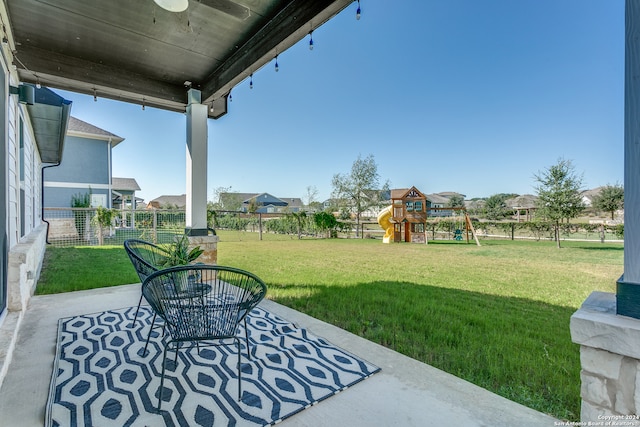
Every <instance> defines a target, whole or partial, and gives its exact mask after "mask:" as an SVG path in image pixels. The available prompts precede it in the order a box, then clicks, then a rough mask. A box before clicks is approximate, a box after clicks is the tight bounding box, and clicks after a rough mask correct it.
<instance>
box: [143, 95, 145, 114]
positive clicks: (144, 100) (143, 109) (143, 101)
mask: <svg viewBox="0 0 640 427" xmlns="http://www.w3.org/2000/svg"><path fill="white" fill-rule="evenodd" d="M144 103H145V100H144V98H142V111H144Z"/></svg>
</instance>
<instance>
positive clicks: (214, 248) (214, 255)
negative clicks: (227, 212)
mask: <svg viewBox="0 0 640 427" xmlns="http://www.w3.org/2000/svg"><path fill="white" fill-rule="evenodd" d="M218 240H219V237H218V236H189V249H191V248H194V247H196V246H200V249H202V250H203V251H204V252H203V253H202V255H200V256H199V257H198V259H197V260H196V262H201V263H204V264H217V263H218Z"/></svg>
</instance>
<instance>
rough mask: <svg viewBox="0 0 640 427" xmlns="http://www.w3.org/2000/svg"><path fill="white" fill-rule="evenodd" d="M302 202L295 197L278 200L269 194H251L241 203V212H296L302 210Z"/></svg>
mask: <svg viewBox="0 0 640 427" xmlns="http://www.w3.org/2000/svg"><path fill="white" fill-rule="evenodd" d="M302 207H303V204H302V200H301V199H299V198H297V197H287V198H282V199H280V198H278V197H275V196H273V195H271V194H269V193H261V194H253V195H251V197H249V198H247V199H244V200H243V201H242V207H241V210H242V211H243V212H254V213H284V212H298V211H300V210H301V209H302Z"/></svg>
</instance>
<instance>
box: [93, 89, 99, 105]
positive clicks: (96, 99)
mask: <svg viewBox="0 0 640 427" xmlns="http://www.w3.org/2000/svg"><path fill="white" fill-rule="evenodd" d="M93 102H98V92H97V91H96V88H93Z"/></svg>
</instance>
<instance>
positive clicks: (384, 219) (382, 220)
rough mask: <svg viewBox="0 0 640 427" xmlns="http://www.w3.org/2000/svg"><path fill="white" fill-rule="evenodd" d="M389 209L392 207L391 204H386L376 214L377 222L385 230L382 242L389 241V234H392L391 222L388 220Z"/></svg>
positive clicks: (389, 216)
mask: <svg viewBox="0 0 640 427" xmlns="http://www.w3.org/2000/svg"><path fill="white" fill-rule="evenodd" d="M391 209H393V206H387V207H386V208H384V209H383V210H382V211H381V212H380V213H379V214H378V224H380V227H382V229H383V230H384V231H385V233H384V236H383V237H382V243H389V242H390V241H391V236H393V224H392V223H391V221H390V218H391Z"/></svg>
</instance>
